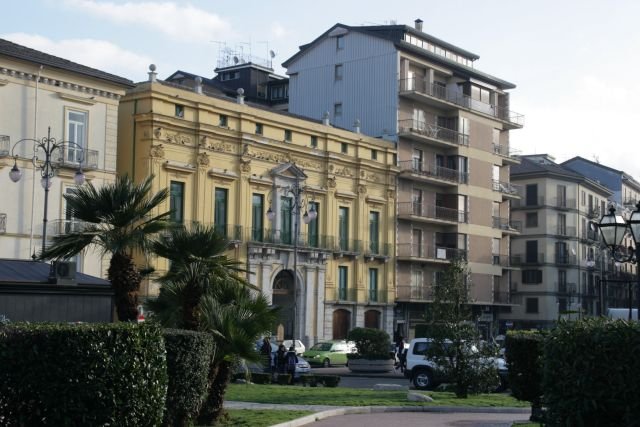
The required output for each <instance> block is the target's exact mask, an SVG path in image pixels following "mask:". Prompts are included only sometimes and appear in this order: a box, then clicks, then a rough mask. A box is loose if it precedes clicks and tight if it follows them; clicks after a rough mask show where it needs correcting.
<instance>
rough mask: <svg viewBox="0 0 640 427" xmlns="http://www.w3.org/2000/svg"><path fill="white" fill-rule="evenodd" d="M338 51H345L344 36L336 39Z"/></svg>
mask: <svg viewBox="0 0 640 427" xmlns="http://www.w3.org/2000/svg"><path fill="white" fill-rule="evenodd" d="M336 49H338V50H340V49H344V36H338V37H336Z"/></svg>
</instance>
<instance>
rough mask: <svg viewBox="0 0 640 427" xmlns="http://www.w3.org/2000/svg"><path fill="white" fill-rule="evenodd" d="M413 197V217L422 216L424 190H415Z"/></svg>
mask: <svg viewBox="0 0 640 427" xmlns="http://www.w3.org/2000/svg"><path fill="white" fill-rule="evenodd" d="M411 197H412V200H411V202H412V209H411V211H412V213H413V215H416V216H422V190H420V189H418V188H414V189H413V192H412V194H411Z"/></svg>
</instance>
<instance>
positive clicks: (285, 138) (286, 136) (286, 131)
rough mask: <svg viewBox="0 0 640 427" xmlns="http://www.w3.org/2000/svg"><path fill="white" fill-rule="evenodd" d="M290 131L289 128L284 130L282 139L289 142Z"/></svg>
mask: <svg viewBox="0 0 640 427" xmlns="http://www.w3.org/2000/svg"><path fill="white" fill-rule="evenodd" d="M291 138H292V132H291V131H290V130H289V129H285V130H284V140H285V141H286V142H291Z"/></svg>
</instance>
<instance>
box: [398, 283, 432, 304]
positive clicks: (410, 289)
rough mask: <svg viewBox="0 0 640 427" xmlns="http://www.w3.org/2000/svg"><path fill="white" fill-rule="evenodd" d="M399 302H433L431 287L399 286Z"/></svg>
mask: <svg viewBox="0 0 640 427" xmlns="http://www.w3.org/2000/svg"><path fill="white" fill-rule="evenodd" d="M396 299H397V300H398V301H433V287H432V286H431V285H398V286H396Z"/></svg>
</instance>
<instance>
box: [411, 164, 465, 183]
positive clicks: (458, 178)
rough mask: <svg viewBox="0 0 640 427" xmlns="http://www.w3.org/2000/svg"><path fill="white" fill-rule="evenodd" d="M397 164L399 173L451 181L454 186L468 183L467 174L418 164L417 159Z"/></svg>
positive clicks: (431, 165)
mask: <svg viewBox="0 0 640 427" xmlns="http://www.w3.org/2000/svg"><path fill="white" fill-rule="evenodd" d="M399 163H400V170H401V171H410V172H412V173H415V174H417V175H422V176H425V177H430V178H437V179H441V180H444V181H451V182H453V183H456V184H466V183H467V182H468V181H469V173H468V172H462V171H459V170H455V169H449V168H445V167H442V166H437V165H433V164H428V163H426V162H420V161H419V160H417V159H414V160H403V161H401V162H399Z"/></svg>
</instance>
